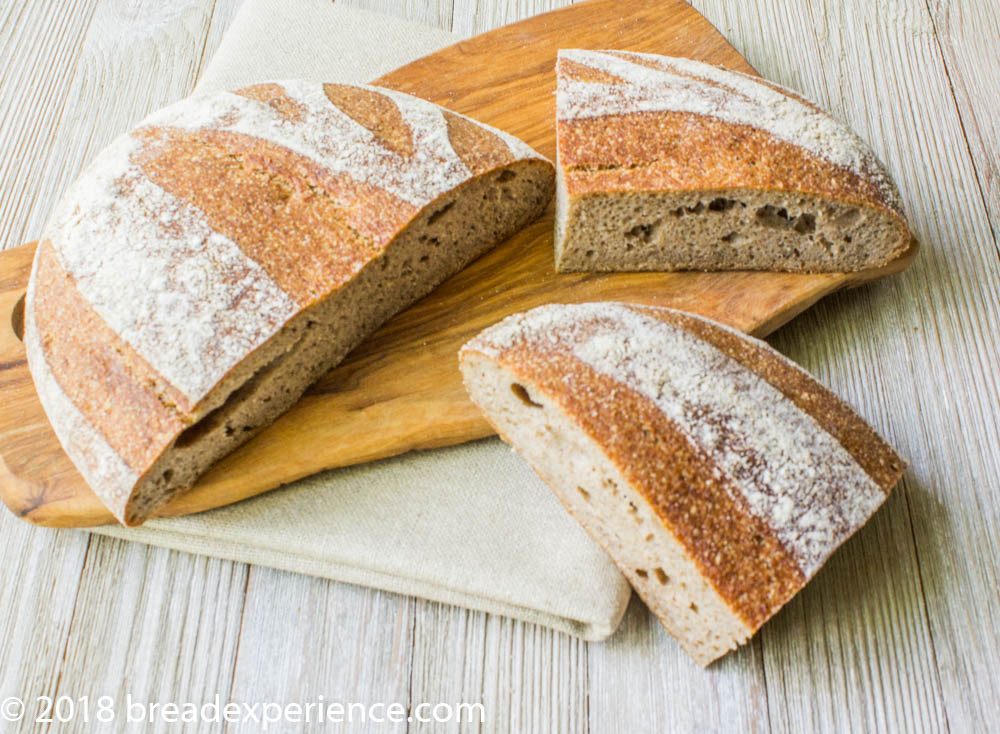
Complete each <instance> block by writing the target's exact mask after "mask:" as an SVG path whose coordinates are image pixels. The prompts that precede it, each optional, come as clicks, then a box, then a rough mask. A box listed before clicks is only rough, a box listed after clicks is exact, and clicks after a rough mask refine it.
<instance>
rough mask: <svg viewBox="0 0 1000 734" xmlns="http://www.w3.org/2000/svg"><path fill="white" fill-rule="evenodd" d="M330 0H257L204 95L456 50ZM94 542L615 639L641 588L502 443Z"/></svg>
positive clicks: (366, 471)
mask: <svg viewBox="0 0 1000 734" xmlns="http://www.w3.org/2000/svg"><path fill="white" fill-rule="evenodd" d="M456 40H458V39H457V38H456V37H454V36H452V35H451V34H449V33H446V32H444V31H439V30H435V29H432V28H427V27H424V26H420V25H414V24H412V23H407V22H405V21H401V20H397V19H395V18H391V17H387V16H383V15H378V14H373V13H368V12H362V11H357V10H354V9H350V8H343V7H341V6H337V5H333V4H331V3H329V2H324V1H323V0H246V1H245V3H244V5H243V6H242V8H241V9H240V11H239V13H238V15H237V16H236V18H235V19H234V20H233V24H232V26H231V27H230V29H229V31H228V32H227V34H226V36H225V38H224V39H223V40H222V43H221V44H220V46H219V50H218V52H217V53H216V55H215V57H214V58H213V59H212V61H211V63H210V64H209V65H208V67H207V68H206V69H205V71H204V73H203V74H202V76H201V79H200V80H199V83H198V87H197V90H198V91H206V90H218V89H235V88H239V87H241V86H244V85H247V84H251V83H254V82H258V81H264V80H267V79H285V78H295V77H298V78H305V79H315V80H321V81H346V82H364V81H369V80H371V79H374V78H376V77H378V76H380V75H382V74H384V73H386V72H388V71H391V70H392V69H394V68H396V67H398V66H401V65H402V64H405V63H407V62H409V61H412V60H413V59H415V58H418V57H420V56H423V55H424V54H427V53H430V52H432V51H434V50H436V49H438V48H441V47H443V46H446V45H448V44H450V43H454V42H455V41H456ZM97 532H100V533H104V534H107V535H113V536H116V537H120V538H127V539H130V540H138V541H141V542H144V543H150V544H153V545H159V546H166V547H169V548H175V549H178V550H184V551H189V552H191V553H199V554H203V555H210V556H219V557H223V558H230V559H233V560H237V561H244V562H247V563H256V564H260V565H264V566H272V567H275V568H281V569H286V570H289V571H297V572H299V573H305V574H311V575H314V576H322V577H325V578H330V579H336V580H340V581H348V582H351V583H356V584H363V585H365V586H373V587H376V588H380V589H386V590H389V591H395V592H399V593H403V594H411V595H414V596H420V597H424V598H427V599H433V600H436V601H442V602H447V603H451V604H458V605H462V606H466V607H471V608H473V609H482V610H485V611H489V612H496V613H498V614H503V615H507V616H510V617H516V618H518V619H523V620H527V621H530V622H537V623H539V624H544V625H547V626H549V627H554V628H556V629H559V630H562V631H565V632H569V633H571V634H575V635H579V636H581V637H584V638H587V639H601V638H603V637H606V636H608V635H610V634H611V633H612V632H613V631H614V629H615V627H616V626H617V625H618V622H619V621H620V620H621V617H622V615H623V614H624V612H625V607H626V605H627V604H628V599H629V595H630V590H629V587H628V584H627V583H626V582H625V580H624V578H623V577H622V576H621V574H619V573H618V571H617V570H616V569H615V567H614V566H613V565H612V563H611V561H610V560H609V559H608V557H607V555H605V553H604V552H603V551H601V550H600V549H599V548H598V547H597V546H595V545H594V544H593V543H592V542H591V541H590V539H589V538H588V537H587V536H586V535H585V534H584V532H583V531H582V530H581V529H580V527H579V526H578V525H577V524H576V523H575V522H574V521H573V520H572V519H571V518H570V517H569V515H568V514H567V513H566V512H565V510H564V509H563V508H562V506H561V505H560V504H559V503H558V501H557V500H556V499H555V497H554V496H553V495H552V494H551V492H549V490H548V489H547V488H546V487H545V486H544V485H543V484H542V483H541V482H540V481H539V480H538V478H537V477H536V476H535V475H534V473H533V472H532V471H531V470H530V469H529V468H528V467H527V466H526V465H525V464H524V463H523V462H522V461H521V460H520V459H519V458H518V457H517V456H516V455H514V454H513V452H512V451H511V450H510V449H508V448H507V447H506V446H505V445H504V444H502V443H501V442H500V441H498V440H496V439H487V440H484V441H477V442H474V443H471V444H466V445H464V446H455V447H452V448H448V449H441V450H437V451H424V452H415V453H411V454H407V455H405V456H401V457H396V458H393V459H387V460H384V461H380V462H376V463H372V464H366V465H360V466H355V467H349V468H346V469H341V470H336V471H330V472H325V473H323V474H318V475H316V476H314V477H310V478H308V479H304V480H301V481H298V482H295V483H294V484H291V485H288V486H286V487H284V488H282V489H280V490H276V491H274V492H270V493H268V494H265V495H262V496H260V497H257V498H255V499H252V500H247V501H245V502H241V503H239V504H236V505H231V506H229V507H224V508H221V509H218V510H213V511H211V512H205V513H202V514H199V515H192V516H188V517H183V518H175V519H169V520H153V521H150V522H149V523H147V524H146V525H145V526H143V527H142V528H138V529H125V528H120V527H107V528H99V529H97Z"/></svg>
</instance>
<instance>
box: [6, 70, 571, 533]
mask: <svg viewBox="0 0 1000 734" xmlns="http://www.w3.org/2000/svg"><path fill="white" fill-rule="evenodd" d="M553 189H554V172H553V168H552V165H551V163H549V162H548V161H547V160H545V159H544V158H542V157H541V156H539V155H538V154H537V153H535V152H534V151H533V150H532V149H531V148H529V147H528V146H527V145H525V144H524V143H522V142H521V141H519V140H516V139H515V138H513V137H511V136H509V135H506V134H505V133H502V132H500V131H498V130H494V129H492V128H489V127H487V126H485V125H482V124H480V123H477V122H475V121H473V120H470V119H468V118H465V117H462V116H461V115H458V114H455V113H452V112H449V111H448V110H444V109H442V108H440V107H438V106H436V105H433V104H431V103H429V102H426V101H424V100H420V99H416V98H414V97H410V96H408V95H404V94H399V93H397V92H392V91H389V90H385V89H378V88H375V87H366V86H348V85H335V84H325V85H324V84H313V83H306V82H296V81H290V82H280V83H269V84H261V85H257V86H254V87H249V88H247V89H243V90H239V91H237V92H234V93H223V94H215V95H211V96H205V97H196V98H192V99H188V100H185V101H183V102H180V103H178V104H176V105H174V106H172V107H169V108H167V109H165V110H162V111H160V112H158V113H155V114H154V115H152V116H151V117H150V118H148V119H146V120H145V121H143V122H142V123H141V124H140V125H139V126H138V127H137V128H136V129H135V130H133V131H132V132H131V133H129V134H127V135H124V136H122V137H120V138H118V139H117V140H116V141H115V142H113V143H112V145H111V146H110V147H109V148H108V149H106V150H105V151H103V152H102V153H101V154H99V155H98V156H97V158H96V159H95V161H94V163H93V164H92V165H91V166H90V167H89V168H88V169H87V170H86V171H85V172H84V173H83V175H82V176H81V177H80V179H79V180H78V181H77V182H76V184H75V185H74V186H73V187H72V188H71V190H70V191H69V192H68V193H67V194H66V195H65V196H64V197H63V199H62V201H61V202H60V204H59V206H58V208H57V210H56V211H55V213H54V214H53V217H52V219H51V221H50V223H49V225H48V226H47V228H46V231H45V233H44V236H43V238H42V241H41V244H40V245H39V248H38V252H37V256H36V259H35V263H34V268H33V271H32V274H31V280H30V284H29V288H28V296H27V301H26V311H25V346H26V349H27V355H28V362H29V366H30V369H31V372H32V376H33V378H34V380H35V384H36V386H37V388H38V393H39V397H40V398H41V401H42V404H43V406H44V407H45V410H46V412H47V414H48V416H49V419H50V421H51V423H52V426H53V428H54V429H55V432H56V435H57V436H58V438H59V440H60V442H61V443H62V445H63V447H64V448H65V450H66V452H67V454H68V455H69V457H70V459H72V460H73V462H74V464H75V465H76V467H77V468H78V469H79V471H80V473H81V474H82V475H83V478H84V479H85V480H86V481H87V482H88V484H89V485H90V486H91V487H92V488H93V489H94V491H95V492H96V493H97V494H98V496H99V497H100V498H101V499H102V500H103V501H104V502H105V504H106V505H107V506H108V507H109V508H110V509H111V511H112V512H113V513H114V514H115V516H116V517H117V518H118V519H119V520H121V521H122V522H123V523H125V524H128V525H134V524H137V523H140V522H142V520H143V519H144V518H146V517H148V516H149V515H150V514H151V513H153V512H154V511H155V510H156V508H157V507H159V506H160V505H162V504H164V503H165V502H168V501H169V500H170V499H171V498H172V497H174V496H175V495H176V494H177V493H179V492H181V491H183V490H184V489H186V488H188V487H190V486H191V485H192V484H193V483H194V482H195V480H196V479H197V478H198V476H199V475H200V474H201V473H202V472H204V471H205V470H206V469H207V468H208V467H209V466H210V465H211V464H212V463H213V462H215V461H216V460H217V459H219V458H220V457H221V456H223V455H224V454H226V453H228V452H229V451H231V450H232V449H234V448H235V447H236V446H238V445H240V444H241V443H243V442H244V441H246V440H247V439H248V438H250V437H251V436H253V435H254V434H255V433H256V432H257V431H259V429H260V428H261V427H263V426H265V425H267V424H268V423H270V422H271V421H273V420H274V419H275V418H276V417H277V416H278V415H280V414H281V413H282V412H283V411H285V410H286V409H287V408H288V407H289V406H291V405H292V404H293V403H294V402H295V401H296V400H297V399H298V398H299V396H300V395H301V394H302V393H303V391H304V390H305V389H306V387H307V386H308V385H309V384H311V383H312V382H313V381H315V380H316V379H317V378H319V377H320V376H321V375H322V374H323V373H325V372H326V371H328V370H329V369H330V368H331V367H333V366H334V365H335V364H337V363H338V362H339V361H341V360H342V359H343V358H344V356H345V355H346V354H347V353H348V352H349V351H350V350H351V349H353V348H354V347H355V346H356V345H357V344H358V343H359V342H360V341H361V340H362V339H363V338H364V337H365V336H366V335H367V334H369V333H371V332H372V331H373V330H374V329H376V328H377V327H378V326H379V325H381V324H382V323H383V322H384V321H385V320H386V319H388V318H389V317H390V316H391V315H393V314H395V313H396V312H398V311H399V310H401V309H403V308H405V307H406V306H408V305H409V304H411V303H413V302H414V301H415V300H417V299H418V298H420V297H422V296H424V295H425V294H427V293H428V292H429V291H430V290H431V289H433V288H434V286H436V285H437V284H438V283H440V282H441V281H442V280H444V279H445V278H447V277H448V276H450V275H451V274H453V273H455V272H456V271H458V270H459V269H460V268H462V267H463V266H465V265H466V264H467V263H468V262H470V261H471V260H472V259H474V258H476V257H478V256H479V255H480V254H482V253H483V252H485V251H486V250H488V249H490V248H491V247H493V245H495V244H496V243H498V242H500V241H501V240H503V239H504V238H506V237H507V236H509V235H511V234H512V233H514V232H515V231H517V230H518V229H520V228H521V227H523V226H525V225H526V224H527V223H529V222H530V221H532V220H533V219H534V218H535V217H537V216H538V215H539V214H540V213H541V212H542V210H543V209H544V208H545V206H546V204H547V202H548V201H549V200H550V199H551V196H552V192H553Z"/></svg>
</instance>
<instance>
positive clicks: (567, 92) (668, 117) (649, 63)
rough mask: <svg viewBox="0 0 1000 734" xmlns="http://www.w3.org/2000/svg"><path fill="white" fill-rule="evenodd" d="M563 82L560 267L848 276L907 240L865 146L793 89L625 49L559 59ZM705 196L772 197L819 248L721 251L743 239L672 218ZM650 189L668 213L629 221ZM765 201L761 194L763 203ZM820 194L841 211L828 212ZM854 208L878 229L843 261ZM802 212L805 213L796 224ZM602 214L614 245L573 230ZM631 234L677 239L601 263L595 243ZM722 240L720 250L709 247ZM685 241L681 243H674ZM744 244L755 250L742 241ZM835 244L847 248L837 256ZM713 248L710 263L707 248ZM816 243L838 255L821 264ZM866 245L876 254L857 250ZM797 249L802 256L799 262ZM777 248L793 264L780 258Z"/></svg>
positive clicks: (895, 198) (717, 222)
mask: <svg viewBox="0 0 1000 734" xmlns="http://www.w3.org/2000/svg"><path fill="white" fill-rule="evenodd" d="M557 79H558V88H557V103H556V109H557V115H556V117H557V121H556V132H557V148H558V160H559V175H560V182H559V183H560V186H561V187H562V190H563V192H564V194H563V201H562V202H561V204H560V206H558V207H557V222H558V224H557V227H558V232H557V242H556V262H557V268H558V269H560V270H589V269H595V270H616V269H624V270H630V269H633V270H646V269H670V270H673V269H686V268H693V269H709V270H717V269H734V268H735V269H744V268H750V269H761V268H764V269H773V270H793V271H798V270H805V271H810V272H815V271H835V270H855V269H863V268H865V267H875V266H878V265H881V264H884V263H885V262H888V261H889V260H891V259H893V258H894V257H896V256H898V255H899V254H901V253H902V252H903V251H904V250H905V249H906V248H907V247H908V246H909V242H910V234H909V230H908V227H907V225H906V221H905V219H904V217H903V213H902V204H901V201H900V197H899V193H898V191H897V190H896V187H895V185H894V184H893V182H892V180H891V178H890V177H889V175H888V173H887V172H886V170H885V167H884V166H883V165H882V164H881V162H880V161H879V160H878V158H877V157H876V156H875V154H874V153H873V152H872V150H871V148H870V147H869V146H868V145H867V144H865V143H864V142H863V141H862V140H861V139H860V138H858V136H857V135H855V134H854V133H853V132H852V131H850V130H849V129H848V128H847V127H846V126H844V125H843V124H841V123H840V122H838V121H836V120H834V119H833V118H831V117H830V116H829V115H827V114H826V113H825V112H823V111H822V110H820V109H819V108H818V107H816V106H815V105H813V104H812V103H811V102H809V101H807V100H805V99H803V98H802V97H801V96H799V95H798V94H796V93H795V92H793V91H791V90H788V89H785V88H783V87H781V86H779V85H776V84H773V83H771V82H767V81H764V80H762V79H759V78H756V77H752V76H749V75H746V74H741V73H739V72H733V71H728V70H725V69H720V68H717V67H714V66H710V65H708V64H702V63H699V62H695V61H691V60H689V59H677V58H669V57H663V56H656V55H652V54H640V53H633V52H627V51H584V50H563V51H560V52H559V60H558V62H557ZM700 192H704V193H706V194H707V195H708V199H707V200H706V201H705V204H706V205H707V204H708V202H709V201H711V200H712V199H714V198H717V197H722V199H720V200H737V201H739V202H742V204H741V205H743V206H753V207H765V206H766V205H767V204H768V203H770V204H771V205H772V208H773V210H774V211H778V210H781V211H782V212H783V213H784V215H785V216H786V218H788V219H791V225H792V226H794V225H796V224H798V225H799V226H800V227H805V229H802V230H800V233H801V234H805V235H807V236H806V238H805V239H807V240H817V239H818V240H819V242H820V243H821V245H822V246H821V247H819V248H818V250H816V251H815V252H812V253H810V252H809V249H810V247H812V246H815V245H817V243H816V242H809V243H807V244H806V245H805V246H803V247H801V248H799V247H798V246H797V245H796V244H795V240H796V238H795V237H794V236H792V237H786V238H785V239H786V240H787V241H785V242H782V243H780V244H779V245H778V247H777V252H776V253H771V252H765V254H764V256H763V257H759V258H758V260H757V261H756V262H755V261H754V260H753V258H752V257H747V256H740V255H737V254H735V253H734V252H733V250H732V248H731V247H729V243H730V242H731V241H732V240H731V238H732V237H733V236H736V234H737V233H735V232H734V233H729V232H726V231H722V232H718V233H714V232H713V231H712V230H711V226H723V222H722V220H721V218H715V219H713V218H712V215H711V214H705V215H703V216H704V217H705V218H706V222H707V223H710V224H711V226H710V227H708V229H707V230H706V232H705V233H700V232H699V233H693V232H691V231H689V230H682V229H681V228H679V227H675V225H674V224H673V223H672V222H673V220H671V219H670V217H669V216H668V215H669V214H670V213H672V212H673V213H678V212H679V213H680V214H681V215H683V214H684V213H685V212H684V207H685V205H687V206H697V204H696V203H695V202H697V201H698V198H697V194H698V193H700ZM649 193H658V194H662V195H663V197H662V198H663V204H662V207H663V211H662V212H661V213H660V214H659V215H654V214H650V213H649V212H647V211H643V213H642V215H641V217H640V218H643V219H642V221H639V222H632V223H631V224H629V223H627V222H628V220H629V217H628V216H627V212H628V211H630V210H634V211H639V208H640V207H642V206H644V205H642V204H639V203H637V201H636V200H635V195H638V194H649ZM685 195H688V196H685ZM761 195H763V198H765V199H768V200H767V201H758V199H760V198H761ZM692 196H693V197H694V201H691V199H692ZM594 197H603V198H604V199H607V200H608V201H607V204H606V205H603V206H604V208H600V207H598V206H594V205H593V203H592V202H590V201H588V199H593V198H594ZM817 200H819V201H817ZM823 200H826V201H829V202H831V203H834V204H835V206H833V207H824V206H823V205H822V201H823ZM851 207H853V208H854V209H859V210H861V211H863V212H866V214H865V216H867V217H869V218H871V219H872V220H873V221H876V220H877V221H878V234H877V236H875V237H873V238H872V240H873V241H872V243H865V244H864V245H863V246H862V254H861V255H859V254H857V253H851V251H852V250H856V249H857V248H858V247H859V244H858V243H857V242H856V241H855V242H854V246H853V248H852V247H851V246H850V245H851V242H852V239H853V240H857V237H858V235H857V232H855V231H853V230H850V231H849V230H848V229H845V228H844V226H843V225H842V223H841V220H843V219H844V217H845V216H853V214H852V213H851ZM800 209H801V211H802V212H804V213H806V214H807V217H808V219H807V220H804V221H802V222H797V221H796V220H795V217H796V215H797V214H798V213H799V210H800ZM605 210H608V211H610V210H614V211H615V214H614V216H615V217H619V218H621V219H622V225H621V228H622V230H623V232H625V233H626V236H625V239H624V240H623V241H622V242H620V243H619V242H617V241H609V240H613V239H614V238H615V236H614V234H611V233H609V232H605V231H604V230H603V229H602V230H600V231H599V232H597V233H596V234H594V236H593V237H591V238H589V240H593V242H592V243H591V242H589V241H588V237H587V236H585V235H580V236H577V235H578V234H579V233H581V232H585V231H586V230H588V229H592V224H593V222H592V221H591V220H592V219H593V218H594V217H599V218H605V219H606V218H607V217H608V216H610V214H609V213H608V212H606V211H605ZM618 210H620V211H618ZM691 211H692V210H688V212H687V213H691ZM763 211H764V212H769V211H771V210H770V209H764V210H763ZM697 213H698V214H701V211H700V209H699V210H698V212H697ZM824 215H825V216H824ZM636 216H640V215H636ZM817 220H819V224H820V225H821V228H822V225H824V224H828V225H829V227H828V228H827V229H826V230H824V231H823V232H822V237H820V236H819V234H815V235H814V234H813V227H814V225H815V224H816V222H817ZM827 220H829V221H827ZM751 221H753V220H752V219H751ZM615 226H616V227H617V226H618V225H617V223H616V225H615ZM635 226H638V228H639V229H641V230H642V231H643V234H644V235H645V237H646V240H647V241H648V239H649V235H650V231H649V230H650V228H661V227H662V228H663V229H664V230H673V229H677V231H676V232H673V231H669V232H667V233H666V234H665V235H664V236H663V237H660V238H659V239H657V240H656V241H655V242H654V243H653V245H651V246H650V248H647V249H649V250H650V253H648V254H647V253H645V252H643V253H638V252H631V253H623V254H620V255H619V254H612V255H610V256H609V257H607V258H602V257H601V252H600V250H601V249H602V245H601V241H604V242H606V243H607V244H606V245H604V247H608V248H611V249H612V251H614V250H615V248H618V247H619V246H621V247H622V249H625V250H630V249H632V247H633V245H635V244H636V243H635V242H634V241H630V240H629V239H628V236H627V235H628V233H629V231H630V228H632V227H635ZM730 226H732V225H730ZM742 226H744V227H745V226H746V225H745V223H744V224H743V225H742ZM613 229H614V228H612V230H613ZM841 230H843V231H841ZM831 232H835V233H836V234H837V235H838V236H834V234H832V233H831ZM617 234H619V235H620V234H621V233H617ZM760 234H762V235H763V234H764V233H763V232H761V233H760ZM609 235H610V237H609ZM717 236H718V237H721V242H718V243H712V242H711V241H710V240H711V238H714V237H717ZM682 238H683V239H684V240H688V243H685V242H677V240H680V239H682ZM750 239H753V238H750ZM585 242H586V244H584V243H585ZM675 245H677V246H681V247H687V248H697V249H699V250H701V252H699V253H698V255H697V256H694V257H692V256H690V255H688V254H684V253H683V252H681V253H678V252H676V251H675V252H672V253H667V254H663V253H662V252H660V251H663V250H669V249H671V248H673V247H674V246H675ZM750 246H753V247H760V245H759V243H752V244H751V243H750V242H748V243H747V247H750ZM842 247H843V249H844V250H845V252H847V253H851V254H849V255H848V256H846V257H844V258H841V259H839V260H838V256H837V250H838V249H839V248H842ZM574 248H576V249H580V248H582V249H584V250H586V249H588V248H589V249H594V250H595V253H596V255H597V257H591V256H590V255H588V256H587V257H586V258H583V257H581V253H579V252H572V250H573V249H574ZM713 248H715V249H717V251H718V253H717V255H714V256H713V255H712V254H711V250H712V249H713ZM824 248H825V249H826V250H830V251H831V252H832V255H831V256H830V257H829V258H827V257H826V255H827V253H824V252H823V249H824ZM864 248H867V249H869V250H871V252H870V253H869V254H867V255H866V254H864ZM639 249H642V248H641V247H640V248H639ZM795 249H801V250H802V254H803V255H804V259H803V261H802V262H800V261H799V254H798V253H794V250H795ZM564 250H566V253H565V254H564ZM782 251H785V252H787V253H789V255H791V256H789V257H787V259H783V256H782V254H781V252H782ZM658 253H660V254H658ZM793 253H794V254H793ZM817 253H818V254H817Z"/></svg>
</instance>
